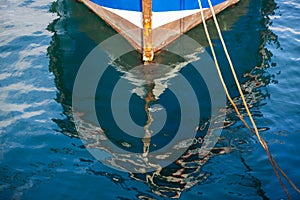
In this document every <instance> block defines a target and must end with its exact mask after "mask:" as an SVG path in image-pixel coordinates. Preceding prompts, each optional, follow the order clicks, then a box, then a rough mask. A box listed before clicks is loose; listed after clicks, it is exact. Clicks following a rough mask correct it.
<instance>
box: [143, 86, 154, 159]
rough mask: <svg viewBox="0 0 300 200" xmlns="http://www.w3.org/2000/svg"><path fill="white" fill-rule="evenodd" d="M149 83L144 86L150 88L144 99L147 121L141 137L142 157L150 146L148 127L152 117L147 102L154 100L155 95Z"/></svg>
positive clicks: (146, 153)
mask: <svg viewBox="0 0 300 200" xmlns="http://www.w3.org/2000/svg"><path fill="white" fill-rule="evenodd" d="M152 85H153V84H151V85H146V87H150V90H148V89H147V90H148V92H147V93H146V95H145V97H144V100H145V106H144V109H145V112H146V114H147V122H146V125H145V126H144V130H145V136H144V138H143V139H142V141H143V144H144V147H143V157H144V158H145V157H146V156H147V155H148V153H149V148H150V142H151V130H150V129H149V128H150V126H151V124H152V122H153V117H152V115H151V112H150V111H149V103H150V102H152V101H154V100H155V96H154V95H153V93H152V92H151V91H152V88H153V86H152Z"/></svg>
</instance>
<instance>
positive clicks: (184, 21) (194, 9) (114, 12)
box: [81, 0, 239, 61]
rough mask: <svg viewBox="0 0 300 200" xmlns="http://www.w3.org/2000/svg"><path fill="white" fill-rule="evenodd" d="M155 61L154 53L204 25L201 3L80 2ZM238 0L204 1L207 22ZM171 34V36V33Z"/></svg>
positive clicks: (152, 0)
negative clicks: (211, 8)
mask: <svg viewBox="0 0 300 200" xmlns="http://www.w3.org/2000/svg"><path fill="white" fill-rule="evenodd" d="M81 1H82V2H83V3H84V4H85V5H86V6H87V7H88V8H89V9H91V10H92V11H93V12H95V13H96V14H97V15H98V16H99V17H101V18H102V19H103V20H104V21H105V22H106V23H107V24H109V25H110V26H111V27H112V28H114V29H115V30H116V31H118V32H119V33H120V34H122V35H123V37H125V38H126V39H127V40H128V41H129V42H130V43H131V45H132V46H133V47H134V48H136V49H137V50H138V51H139V52H141V53H142V54H143V60H144V61H152V59H153V56H154V53H155V52H157V51H159V50H161V49H162V48H163V47H165V46H166V45H168V44H170V43H171V42H173V41H174V40H175V39H177V38H178V37H180V35H182V34H183V33H185V32H187V31H189V30H191V29H192V28H194V27H195V26H197V25H198V24H200V23H202V19H201V15H200V6H199V1H198V0H172V1H169V0H130V2H128V1H127V0H81ZM209 1H210V2H211V5H212V6H213V9H214V12H215V13H216V14H217V13H219V12H221V11H222V10H224V9H226V8H227V7H229V6H231V5H234V4H236V3H237V2H238V1H239V0H201V5H202V8H203V13H204V18H205V19H208V18H210V17H211V16H212V12H211V10H210V4H209ZM170 30H171V32H170Z"/></svg>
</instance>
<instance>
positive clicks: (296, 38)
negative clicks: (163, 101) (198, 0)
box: [0, 0, 300, 199]
mask: <svg viewBox="0 0 300 200" xmlns="http://www.w3.org/2000/svg"><path fill="white" fill-rule="evenodd" d="M0 10H1V14H0V15H1V18H0V21H1V23H0V30H1V31H0V65H1V66H0V96H1V98H0V119H1V120H0V144H1V146H0V199H101V198H106V199H161V198H164V197H165V198H167V197H175V196H177V197H179V196H180V198H181V199H198V198H200V199H201V198H203V199H204V198H208V199H212V198H214V199H218V198H221V197H222V198H223V199H281V198H282V199H286V198H287V197H286V195H285V193H284V191H283V190H282V188H281V187H280V184H279V182H278V180H277V178H276V176H275V174H274V172H273V170H272V167H271V165H270V164H269V161H268V158H267V156H266V154H265V152H264V150H263V149H262V148H261V146H260V144H259V143H258V141H257V138H256V137H255V136H253V135H252V134H251V133H250V132H249V131H248V130H247V129H246V128H245V127H244V126H243V124H242V123H241V122H239V120H238V119H237V117H236V116H235V114H234V112H233V110H232V108H231V107H227V118H226V121H227V122H226V125H227V127H226V128H225V129H224V130H223V133H222V137H221V138H222V140H221V142H220V144H219V145H220V146H221V147H222V148H224V149H228V151H217V150H215V151H214V155H212V156H210V157H209V158H207V160H204V161H203V164H201V165H199V163H198V162H197V160H196V159H195V158H194V157H192V156H191V157H189V159H186V160H184V159H181V160H180V159H179V160H180V161H185V162H186V165H183V166H189V167H191V168H192V169H193V170H190V169H191V168H188V167H186V168H183V167H182V166H179V165H178V164H177V165H176V164H174V165H171V166H169V167H167V168H165V169H164V170H162V171H161V172H160V174H159V176H158V175H153V174H151V173H149V174H147V175H148V176H146V175H144V174H130V173H125V172H120V171H117V170H113V169H111V168H109V167H107V166H106V165H103V164H101V163H100V162H98V161H97V160H96V159H95V158H94V157H93V156H92V155H91V154H90V153H89V152H88V151H87V149H86V148H85V147H84V145H83V143H82V141H81V140H80V139H79V138H78V137H77V136H78V133H77V131H76V129H75V126H74V122H73V118H72V112H71V107H70V106H71V96H72V87H73V83H74V79H75V76H76V73H77V71H78V69H79V67H80V64H81V62H82V61H83V59H84V58H85V57H86V55H87V54H88V53H89V52H90V51H91V50H92V49H93V48H94V47H95V46H96V45H97V44H98V43H100V42H101V41H103V40H105V39H107V38H109V37H110V36H112V35H113V34H115V32H114V31H113V30H112V29H111V28H109V27H108V26H107V25H105V24H104V22H102V21H101V20H100V19H99V18H98V17H96V16H95V15H94V14H93V13H91V12H90V11H89V10H88V9H86V8H85V7H84V6H83V5H82V4H80V3H77V2H74V1H71V0H65V1H56V2H51V1H45V0H41V1H18V0H15V1H12V0H2V1H0ZM299 13H300V4H299V2H297V1H296V0H293V1H281V0H278V1H276V2H274V1H273V0H261V1H253V0H252V1H250V0H244V1H242V2H240V3H239V4H238V5H237V6H235V7H233V8H230V9H228V10H227V11H225V12H223V13H221V14H220V15H219V16H218V17H219V20H220V24H221V27H222V30H223V34H224V38H225V40H226V42H227V44H228V45H229V51H230V53H231V57H232V60H233V62H234V64H235V66H236V70H237V73H238V76H239V78H240V80H241V81H242V83H243V86H244V87H245V91H246V93H247V95H246V97H247V100H248V102H249V104H250V105H251V106H252V108H251V109H252V112H253V113H254V116H255V120H256V122H257V125H258V127H259V128H260V130H262V132H261V134H262V137H263V138H265V140H266V141H267V143H268V145H269V148H270V151H271V153H272V154H273V156H274V158H275V159H276V160H277V161H278V163H279V165H280V166H281V167H282V168H283V169H284V170H285V172H286V173H287V174H288V175H289V176H290V178H291V179H292V180H293V181H294V182H295V183H296V185H298V186H300V174H299V166H300V158H299V151H300V147H299V145H298V143H299V141H300V135H299V134H300V124H299V121H300V101H299V99H300V91H299V84H300V71H299V70H298V69H297V68H298V65H299V61H300V57H299V52H300V29H299V26H298V21H299V18H300V17H299ZM209 27H210V28H213V24H212V22H211V21H210V22H209ZM212 35H213V38H214V42H215V47H216V49H217V51H218V52H220V53H219V54H218V55H219V59H220V60H221V61H222V62H221V63H222V66H221V67H222V70H223V73H224V74H225V76H226V82H227V84H228V85H229V88H230V93H231V94H232V95H233V96H236V98H235V100H236V101H237V102H238V103H240V100H239V98H238V97H237V91H236V88H235V86H234V84H233V81H232V79H231V77H230V75H229V72H228V70H226V69H228V66H227V64H226V63H225V56H224V55H223V54H222V53H221V45H220V42H219V41H218V40H217V39H215V38H216V33H215V32H214V31H212ZM188 36H190V37H192V38H194V39H196V40H197V41H199V42H200V43H201V44H202V45H203V46H207V44H206V41H205V40H204V39H203V37H204V33H203V29H202V27H201V26H199V27H196V28H195V29H194V30H192V31H190V32H189V33H188ZM207 51H208V52H209V49H208V48H207ZM137 58H139V57H138V55H137V54H136V53H135V52H132V54H131V55H128V56H127V57H125V58H123V59H121V60H119V61H118V62H119V64H120V63H122V62H124V63H125V64H124V63H123V64H122V66H127V67H128V68H130V67H131V66H135V65H136V64H138V62H136V61H135V60H137ZM158 59H161V60H165V61H166V62H168V61H173V60H174V59H175V57H174V56H172V55H166V54H162V55H160V56H159V57H158ZM223 61H224V62H223ZM123 71H126V70H124V69H123ZM110 75H111V77H116V76H120V72H119V71H116V70H115V71H113V70H112V71H111V72H110ZM104 92H105V91H104ZM249 92H251V93H249ZM136 102H139V101H138V100H136ZM137 106H140V107H141V106H143V104H142V103H140V104H137ZM103 112H104V111H103ZM138 116H142V117H141V119H140V120H142V119H144V118H143V117H145V116H144V114H143V112H141V114H140V115H138ZM138 120H139V119H137V121H138ZM85 128H87V127H85ZM87 130H88V129H87ZM196 147H197V146H196ZM196 147H192V150H193V148H194V150H195V149H197V148H196ZM224 152H225V153H224ZM176 170H177V171H176ZM175 171H176V172H178V173H179V172H181V175H182V177H181V178H179V176H175V175H174V172H175ZM178 173H177V174H178ZM183 177H185V178H183ZM172 178H173V179H172ZM176 178H178V179H176ZM172 180H173V181H172ZM174 180H175V181H174ZM176 181H177V182H176ZM179 181H180V182H179ZM288 189H289V191H290V195H291V197H292V198H293V199H299V198H300V196H299V195H298V194H297V193H296V192H295V191H293V190H292V189H291V187H288Z"/></svg>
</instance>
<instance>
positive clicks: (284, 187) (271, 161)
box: [198, 0, 300, 199]
mask: <svg viewBox="0 0 300 200" xmlns="http://www.w3.org/2000/svg"><path fill="white" fill-rule="evenodd" d="M208 3H209V7H210V10H211V13H212V17H213V20H214V23H215V26H216V29H217V32H218V35H219V38H220V40H221V43H222V46H223V49H224V52H225V55H226V58H227V60H228V63H229V65H230V69H231V72H232V75H233V77H234V80H235V83H236V85H237V88H238V91H239V93H240V96H241V99H242V101H243V105H244V107H245V109H246V112H247V115H248V117H249V119H250V121H251V124H252V126H253V129H252V128H251V127H250V126H249V124H248V123H247V122H246V121H245V120H244V118H243V116H242V115H241V113H240V112H239V110H238V108H237V106H236V104H235V103H234V101H233V99H232V98H231V96H230V94H229V92H228V89H227V86H226V84H225V82H224V79H223V76H222V72H221V70H220V67H219V63H218V60H217V57H216V54H215V51H214V48H213V45H212V41H211V38H210V35H209V32H208V29H207V25H206V21H205V17H204V12H203V7H202V3H201V0H198V4H199V8H200V13H201V18H202V23H203V27H204V31H205V34H206V37H207V40H208V43H209V46H210V49H211V51H212V55H213V59H214V62H215V65H216V68H217V71H218V74H219V77H220V80H221V83H222V85H223V88H224V90H225V93H226V96H227V98H228V100H229V101H230V103H231V105H232V106H233V107H234V110H235V111H236V113H237V115H238V117H239V118H240V120H241V121H242V122H243V123H244V124H245V126H246V127H247V128H248V129H249V130H250V131H252V132H254V133H255V134H256V136H257V138H258V140H259V142H260V144H261V145H262V147H263V148H264V150H265V151H266V153H267V155H268V159H269V161H270V163H271V165H272V168H273V170H274V172H275V174H276V176H277V178H278V180H279V183H280V185H281V186H282V188H283V189H284V191H285V193H286V195H287V197H288V198H289V199H290V198H291V197H290V194H289V192H288V190H287V188H286V186H285V184H284V183H283V181H282V179H281V177H280V174H279V172H280V173H281V174H282V175H283V177H284V178H285V179H286V180H287V181H288V183H289V184H290V185H291V186H292V187H293V189H295V191H296V192H298V193H300V190H299V189H298V188H297V186H296V185H295V184H294V183H293V181H292V180H291V179H290V178H289V177H288V176H287V175H286V174H285V173H284V171H283V170H282V169H281V167H280V166H279V165H278V163H277V162H276V161H275V160H274V158H273V157H272V155H271V154H270V151H269V148H268V145H267V143H266V142H265V140H264V139H263V138H262V137H261V136H260V134H259V131H258V129H257V126H256V124H255V121H254V119H253V117H252V114H251V112H250V109H249V107H248V105H247V102H246V99H245V96H244V94H243V91H242V89H241V85H240V83H239V81H238V78H237V75H236V73H235V70H234V67H233V64H232V61H231V59H230V56H229V53H228V50H227V47H226V45H225V42H224V39H223V36H222V33H221V29H220V27H219V24H218V21H217V18H216V14H215V12H214V8H213V6H212V4H211V1H210V0H208ZM278 171H279V172H278Z"/></svg>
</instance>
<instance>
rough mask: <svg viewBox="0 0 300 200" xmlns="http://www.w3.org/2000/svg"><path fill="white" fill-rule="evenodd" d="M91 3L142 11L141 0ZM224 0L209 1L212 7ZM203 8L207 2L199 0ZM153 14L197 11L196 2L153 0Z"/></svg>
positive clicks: (97, 1)
mask: <svg viewBox="0 0 300 200" xmlns="http://www.w3.org/2000/svg"><path fill="white" fill-rule="evenodd" d="M91 1H92V2H94V3H96V4H98V5H100V6H104V7H108V8H114V9H120V10H130V11H140V12H141V11H142V0H91ZM224 1H226V0H211V2H212V4H213V6H215V5H217V4H220V3H223V2H224ZM201 3H202V6H203V8H208V7H209V4H208V2H207V0H201ZM152 4H153V5H152V9H153V11H154V12H164V11H179V10H194V9H199V5H198V0H153V2H152Z"/></svg>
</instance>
